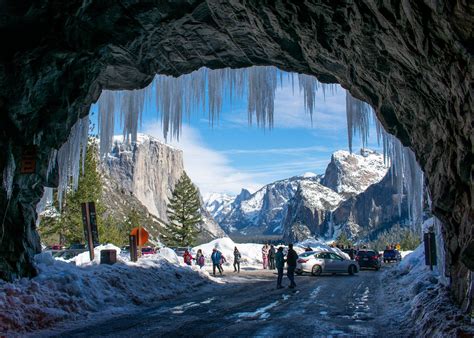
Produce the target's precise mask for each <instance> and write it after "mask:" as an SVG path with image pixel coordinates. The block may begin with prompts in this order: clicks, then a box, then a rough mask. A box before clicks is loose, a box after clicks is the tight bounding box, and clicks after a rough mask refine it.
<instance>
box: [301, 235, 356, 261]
mask: <svg viewBox="0 0 474 338" xmlns="http://www.w3.org/2000/svg"><path fill="white" fill-rule="evenodd" d="M308 246H309V247H310V248H311V249H312V250H313V251H331V252H334V253H335V254H338V255H339V256H341V257H344V258H346V259H350V257H349V255H348V254H346V253H345V252H343V251H342V250H341V249H339V248H333V247H330V246H329V245H327V244H326V243H325V242H321V241H319V240H317V239H315V238H307V239H305V240H304V241H302V242H298V243H296V244H295V245H294V249H295V251H296V252H297V253H298V254H300V253H302V252H304V251H305V249H306V248H307V247H308Z"/></svg>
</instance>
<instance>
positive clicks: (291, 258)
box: [286, 243, 298, 289]
mask: <svg viewBox="0 0 474 338" xmlns="http://www.w3.org/2000/svg"><path fill="white" fill-rule="evenodd" d="M297 260H298V254H297V253H296V251H295V250H293V244H291V243H290V244H288V253H287V254H286V265H287V268H286V275H287V276H288V279H289V280H290V285H289V288H291V289H293V288H295V287H296V283H295V269H296V261H297Z"/></svg>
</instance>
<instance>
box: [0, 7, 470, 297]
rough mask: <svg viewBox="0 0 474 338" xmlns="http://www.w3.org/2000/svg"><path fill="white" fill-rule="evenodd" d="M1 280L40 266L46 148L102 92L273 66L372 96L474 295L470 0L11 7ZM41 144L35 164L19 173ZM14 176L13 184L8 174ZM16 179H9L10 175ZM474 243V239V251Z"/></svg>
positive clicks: (462, 287)
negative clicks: (472, 282)
mask: <svg viewBox="0 0 474 338" xmlns="http://www.w3.org/2000/svg"><path fill="white" fill-rule="evenodd" d="M2 6H3V10H4V12H5V14H6V15H7V16H8V18H9V19H8V20H7V21H6V23H5V24H2V27H1V31H2V32H3V34H4V35H5V36H7V44H6V47H5V48H4V49H2V52H1V55H0V57H1V60H2V67H1V70H0V71H1V75H2V76H1V80H0V110H1V112H2V113H1V125H0V147H1V149H2V150H3V153H4V154H11V155H12V156H13V158H14V163H15V166H14V168H13V170H12V167H11V166H9V165H8V160H7V156H2V157H1V158H0V170H2V173H3V176H2V181H3V184H2V193H1V195H0V216H1V219H3V222H2V236H1V238H2V241H1V244H0V252H1V253H0V268H1V275H2V276H1V277H2V278H6V279H13V278H16V277H18V276H31V275H33V274H34V268H33V266H32V265H31V260H32V257H33V255H34V254H35V253H36V252H38V251H39V250H40V248H39V239H38V236H37V234H36V231H35V219H36V213H35V205H36V203H37V202H38V201H39V199H40V197H41V195H42V191H43V186H54V185H56V184H57V182H55V180H54V177H56V176H57V175H52V176H51V177H53V179H51V178H48V177H47V173H46V171H47V166H48V163H47V162H48V155H49V153H50V151H51V149H53V148H54V149H57V148H59V146H60V145H61V144H62V143H64V142H65V141H66V139H67V136H68V133H69V130H70V129H71V127H72V125H73V124H74V123H75V122H76V121H77V120H78V119H79V118H80V117H83V116H85V115H87V113H88V111H89V107H90V105H91V104H92V103H93V102H95V101H96V100H97V98H98V96H99V95H100V92H101V90H102V89H134V88H142V87H144V86H146V85H147V84H148V83H149V82H150V81H151V80H152V78H153V76H154V74H156V73H159V74H170V75H174V76H178V75H181V74H185V73H189V72H191V71H193V70H196V69H198V68H200V67H202V66H207V67H210V68H224V67H233V68H239V67H247V66H251V65H274V66H277V67H279V68H280V69H283V70H287V71H292V72H298V73H305V74H310V75H315V76H316V77H317V78H318V79H319V80H320V81H321V82H324V83H340V84H341V85H342V86H343V87H345V88H346V89H348V90H349V91H350V92H351V94H352V95H353V96H355V97H357V98H359V99H361V100H364V101H366V102H368V103H369V104H370V105H371V106H372V107H373V108H374V110H375V111H376V114H377V116H378V118H379V119H380V121H381V122H382V124H383V125H384V126H385V128H386V129H387V130H388V131H389V132H390V133H392V134H393V135H395V136H396V137H397V138H399V139H400V140H401V142H402V143H403V144H404V145H405V146H409V147H410V148H411V149H412V150H413V151H414V152H415V154H416V157H417V159H418V161H419V163H420V165H421V167H422V168H423V170H424V172H425V174H426V177H427V184H428V186H429V188H430V192H431V196H432V203H433V204H432V206H433V212H434V213H435V215H437V216H438V217H439V218H440V219H441V220H442V221H443V223H444V224H445V228H444V231H445V239H446V250H447V253H448V264H449V266H450V277H451V278H452V290H453V293H454V295H455V297H456V299H457V300H458V301H459V302H462V301H467V299H466V294H467V291H468V278H467V276H468V274H469V269H471V270H472V269H473V268H474V267H473V265H472V257H470V256H469V254H470V250H471V249H472V245H473V230H472V229H473V228H472V224H473V223H474V212H473V203H474V202H473V193H474V189H473V183H472V182H473V177H472V175H473V174H472V173H473V158H474V156H473V150H472V149H473V148H472V146H473V139H474V133H473V124H472V111H473V99H472V61H471V59H472V50H471V49H470V48H469V45H470V41H471V42H472V31H473V30H472V12H473V8H472V5H469V4H465V3H462V2H450V3H444V4H437V5H434V4H431V3H428V2H427V3H425V2H423V1H414V0H413V1H406V2H403V3H397V4H395V3H378V4H374V3H372V2H370V1H361V2H351V1H336V2H334V1H327V2H320V1H311V2H305V3H292V2H286V1H278V2H276V3H273V2H269V3H264V4H262V3H261V2H259V1H250V2H244V1H235V2H217V1H207V2H205V1H190V2H184V1H183V2H182V3H181V2H170V3H167V4H162V3H155V2H129V3H123V2H120V3H116V2H105V3H104V2H99V1H91V2H88V3H87V4H82V3H68V4H62V3H51V2H44V3H43V2H40V3H35V4H22V5H19V4H16V3H13V2H12V3H7V4H4V5H2ZM32 144H34V145H36V146H37V153H36V165H37V169H36V172H35V173H34V174H21V173H20V169H19V168H20V167H21V158H22V152H23V151H24V148H25V146H28V145H32ZM9 173H13V176H12V180H13V190H12V192H11V197H9V196H7V195H10V192H8V191H7V189H6V188H5V187H7V186H8V184H6V181H7V180H9V179H7V177H9V176H11V175H9ZM7 183H8V182H7ZM470 248H471V249H470Z"/></svg>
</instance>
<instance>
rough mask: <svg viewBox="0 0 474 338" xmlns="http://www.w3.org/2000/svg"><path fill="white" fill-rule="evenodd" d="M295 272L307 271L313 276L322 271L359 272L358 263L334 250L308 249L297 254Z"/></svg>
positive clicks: (351, 273)
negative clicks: (316, 250)
mask: <svg viewBox="0 0 474 338" xmlns="http://www.w3.org/2000/svg"><path fill="white" fill-rule="evenodd" d="M295 272H296V273H297V274H299V275H301V274H302V273H303V272H309V273H311V274H312V275H313V276H319V275H320V274H322V273H348V274H350V275H353V274H355V273H357V272H359V263H357V261H354V260H350V259H345V258H343V257H341V256H339V255H338V254H336V253H334V252H329V251H318V252H315V251H309V252H304V253H302V254H301V255H299V256H298V261H297V265H296V270H295Z"/></svg>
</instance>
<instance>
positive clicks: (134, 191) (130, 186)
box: [102, 134, 225, 242]
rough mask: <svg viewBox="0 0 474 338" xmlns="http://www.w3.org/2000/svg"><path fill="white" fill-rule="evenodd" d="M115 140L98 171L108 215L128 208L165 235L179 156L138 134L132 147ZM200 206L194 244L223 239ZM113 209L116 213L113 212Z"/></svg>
mask: <svg viewBox="0 0 474 338" xmlns="http://www.w3.org/2000/svg"><path fill="white" fill-rule="evenodd" d="M121 139H122V138H121V137H116V138H115V140H114V146H113V149H112V151H111V152H110V153H109V154H108V156H107V157H106V159H105V161H104V163H103V165H102V171H103V175H104V180H105V184H104V185H105V186H104V190H105V191H106V194H104V195H105V199H106V205H107V206H108V207H109V208H112V209H111V213H116V214H125V213H126V211H125V209H130V208H131V206H133V208H134V209H135V210H137V211H139V212H140V214H142V215H144V214H148V217H150V218H152V219H154V220H155V222H156V224H155V223H153V227H155V228H157V231H159V230H164V231H163V232H166V231H165V230H166V229H165V228H166V222H167V220H168V217H167V214H166V208H167V207H166V206H167V203H168V200H169V198H170V197H171V194H172V191H173V189H174V186H175V185H176V183H177V182H178V180H179V178H180V177H181V175H182V173H183V171H184V165H183V153H182V151H181V150H179V149H176V148H173V147H171V146H169V145H167V144H164V143H162V142H161V141H159V140H157V139H155V138H154V137H152V136H149V135H144V134H138V138H137V142H136V143H135V144H128V143H124V142H122V141H121ZM201 204H202V210H201V214H202V218H203V223H202V224H200V225H199V228H200V229H201V234H200V235H199V236H198V240H199V241H200V242H202V241H208V240H210V239H214V238H218V237H223V236H225V232H224V231H223V230H222V229H221V228H220V226H219V225H218V224H217V223H216V222H215V221H214V219H213V217H212V216H211V215H210V214H209V213H208V211H207V210H205V208H204V203H201ZM114 209H116V210H114Z"/></svg>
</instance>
